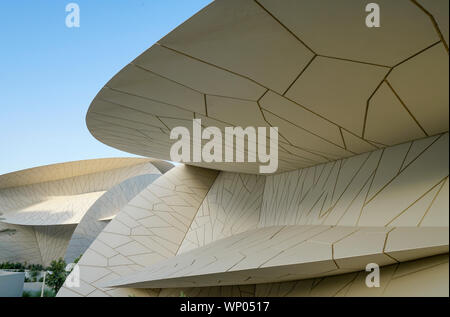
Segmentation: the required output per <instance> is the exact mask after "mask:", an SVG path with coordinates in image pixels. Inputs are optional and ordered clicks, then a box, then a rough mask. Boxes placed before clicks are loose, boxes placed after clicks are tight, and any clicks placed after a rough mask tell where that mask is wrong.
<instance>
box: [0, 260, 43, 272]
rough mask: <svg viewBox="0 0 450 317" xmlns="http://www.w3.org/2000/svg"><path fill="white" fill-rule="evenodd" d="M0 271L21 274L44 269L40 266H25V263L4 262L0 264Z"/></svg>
mask: <svg viewBox="0 0 450 317" xmlns="http://www.w3.org/2000/svg"><path fill="white" fill-rule="evenodd" d="M0 270H19V271H20V272H23V271H25V270H30V271H44V270H45V269H44V267H43V266H42V265H41V264H27V262H25V263H20V262H17V263H11V262H4V263H0Z"/></svg>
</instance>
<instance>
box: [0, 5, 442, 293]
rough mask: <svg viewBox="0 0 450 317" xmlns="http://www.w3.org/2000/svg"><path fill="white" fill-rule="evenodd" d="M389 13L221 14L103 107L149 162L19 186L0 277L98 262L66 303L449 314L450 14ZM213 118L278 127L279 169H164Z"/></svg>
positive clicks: (171, 38)
mask: <svg viewBox="0 0 450 317" xmlns="http://www.w3.org/2000/svg"><path fill="white" fill-rule="evenodd" d="M376 3H377V4H378V5H379V7H380V14H381V27H379V28H370V27H368V26H367V25H366V22H365V21H366V16H367V15H368V14H369V13H368V12H366V11H365V8H364V5H365V4H366V3H362V2H361V1H355V0H340V1H336V0H321V1H318V0H317V1H316V0H314V1H313V0H283V1H279V0H216V1H213V2H212V3H211V4H209V5H208V6H207V7H205V8H204V9H202V10H201V11H200V12H198V13H197V14H195V15H194V16H193V17H191V18H190V19H188V20H187V21H186V22H184V23H183V24H182V25H180V26H179V27H177V28H176V29H175V30H173V31H172V32H170V33H169V34H168V35H166V36H165V37H163V38H162V39H161V40H160V41H158V42H157V43H156V44H154V45H153V46H151V47H150V48H149V49H147V50H146V51H145V52H143V53H142V54H141V55H139V56H138V57H137V58H136V59H134V60H133V61H131V62H130V63H129V64H128V65H126V66H125V67H124V68H123V69H122V70H121V71H119V72H118V73H117V74H116V75H115V76H114V77H113V78H112V79H111V80H110V81H109V82H107V83H106V85H105V86H104V87H103V88H102V89H101V90H100V91H99V93H98V94H97V96H96V97H95V98H94V100H93V101H92V104H91V105H90V107H89V110H88V113H87V117H86V122H87V126H88V129H89V130H90V132H91V134H92V135H93V136H94V137H95V138H96V139H98V140H99V141H101V142H103V143H105V144H107V145H109V146H112V147H115V148H117V149H120V150H123V151H126V152H129V153H133V154H137V155H142V156H144V157H148V159H107V160H92V161H83V162H75V163H65V164H60V165H55V166H48V167H42V168H38V169H31V170H27V171H21V172H16V173H13V174H8V175H3V176H0V208H1V209H0V212H1V213H2V215H0V217H1V220H0V261H5V260H10V261H19V260H20V261H28V262H33V261H35V262H36V263H43V264H47V263H48V262H49V261H50V260H51V259H54V258H56V257H59V256H65V257H66V259H67V260H69V261H70V260H72V259H74V258H75V257H77V256H79V255H80V254H83V255H82V257H81V259H80V261H79V263H78V268H79V270H74V271H73V272H72V273H71V275H70V276H69V278H68V280H71V281H72V280H78V281H79V285H77V283H75V285H74V284H73V283H66V285H64V286H63V287H62V288H61V289H60V291H59V293H58V296H61V297H64V296H77V297H83V296H89V297H97V296H112V297H115V296H125V297H126V296H147V297H157V296H180V295H182V294H185V295H186V296H189V297H194V296H449V275H448V246H449V178H448V177H449V163H448V162H449V157H448V155H449V132H448V131H449V89H448V86H449V72H448V70H449V64H448V63H449V55H448V54H449V49H448V44H449V23H448V20H449V16H448V12H449V11H448V6H449V2H448V0H395V1H392V0H379V1H377V2H376ZM193 119H201V123H202V128H203V129H206V130H210V131H212V128H214V127H217V128H218V130H219V131H221V132H222V135H224V133H223V131H224V129H225V127H244V128H245V127H265V128H270V127H277V128H278V132H279V139H278V144H277V146H278V147H277V148H278V170H277V171H276V173H273V174H269V175H268V174H262V173H260V171H259V169H258V168H259V165H260V164H259V163H248V162H247V163H245V162H239V163H237V162H234V163H233V162H227V163H221V162H204V161H201V162H195V163H192V162H187V163H186V164H185V165H177V166H175V167H173V168H171V167H172V165H170V164H169V163H165V162H163V161H159V160H170V159H171V157H170V149H171V146H172V145H173V144H174V142H176V140H173V139H171V138H170V133H171V131H172V129H173V128H175V127H185V128H187V129H188V131H190V132H191V134H192V132H193V131H192V130H193V126H192V124H193ZM221 141H222V142H223V141H224V140H223V139H222V140H221ZM205 143H206V141H205V140H203V144H205ZM223 143H224V142H223ZM226 147H227V145H226V146H225V148H226ZM230 148H231V149H233V150H235V149H236V147H235V144H233V145H232V146H229V149H230ZM245 151H246V152H247V154H249V153H250V152H252V151H256V150H253V149H252V148H251V147H249V146H247V147H246V148H245ZM254 154H256V153H254ZM368 265H369V267H374V266H375V267H380V283H379V285H378V286H376V287H370V286H371V285H369V284H368V282H367V277H368V275H369V271H367V268H368Z"/></svg>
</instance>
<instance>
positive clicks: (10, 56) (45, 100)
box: [0, 0, 211, 174]
mask: <svg viewBox="0 0 450 317" xmlns="http://www.w3.org/2000/svg"><path fill="white" fill-rule="evenodd" d="M70 2H75V3H77V4H78V5H79V7H80V28H71V29H70V28H67V27H66V25H65V19H66V15H67V13H66V12H65V7H66V5H67V4H68V3H70ZM209 2H211V1H210V0H67V1H66V0H10V1H1V2H0V41H1V44H0V92H1V95H0V129H1V131H0V174H4V173H8V172H12V171H15V170H20V169H25V168H30V167H34V166H40V165H46V164H53V163H59V162H66V161H74V160H81V159H90V158H100V157H118V156H119V157H126V156H131V155H130V154H128V153H124V152H120V151H118V150H115V149H113V148H110V147H108V146H106V145H104V144H102V143H100V142H99V141H97V140H96V139H94V137H92V136H91V134H90V133H89V131H88V130H87V128H86V123H85V115H86V112H87V109H88V107H89V104H90V102H91V101H92V99H93V98H94V97H95V95H96V94H97V92H98V91H99V90H100V89H101V88H102V87H103V85H104V84H105V83H106V82H107V81H108V80H109V79H110V78H111V77H112V76H114V75H115V74H116V73H117V72H118V71H119V70H120V69H121V68H122V67H124V66H125V65H126V64H128V63H129V62H130V61H131V60H132V59H134V58H135V57H136V56H138V55H139V54H140V53H142V52H143V51H144V50H146V49H147V48H149V47H150V46H151V45H152V44H154V43H155V42H156V41H158V40H159V39H160V38H161V37H163V36H164V35H165V34H167V33H168V32H170V31H171V30H172V29H174V28H175V27H176V26H178V25H179V24H181V23H182V22H183V21H185V20H186V19H188V18H189V17H190V16H192V15H193V14H195V13H196V12H197V11H199V10H200V9H201V8H203V7H204V6H206V5H207V4H208V3H209Z"/></svg>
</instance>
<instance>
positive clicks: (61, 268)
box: [45, 258, 69, 293]
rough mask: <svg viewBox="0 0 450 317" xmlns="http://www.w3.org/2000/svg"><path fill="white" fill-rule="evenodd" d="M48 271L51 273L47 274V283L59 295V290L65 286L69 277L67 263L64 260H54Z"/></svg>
mask: <svg viewBox="0 0 450 317" xmlns="http://www.w3.org/2000/svg"><path fill="white" fill-rule="evenodd" d="M48 271H50V272H51V273H49V274H47V277H46V278H45V283H46V284H47V285H48V286H49V287H50V288H51V289H52V290H53V291H54V292H55V293H57V292H58V291H59V289H60V288H61V287H62V286H63V284H64V282H65V280H66V277H67V275H68V274H69V273H68V272H66V261H64V260H63V259H62V258H59V259H58V260H54V261H52V262H51V263H50V266H49V267H48Z"/></svg>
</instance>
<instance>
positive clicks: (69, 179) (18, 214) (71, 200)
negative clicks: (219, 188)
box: [0, 158, 171, 265]
mask: <svg viewBox="0 0 450 317" xmlns="http://www.w3.org/2000/svg"><path fill="white" fill-rule="evenodd" d="M153 162H154V163H155V164H156V165H157V166H159V167H160V168H161V169H162V170H163V171H166V170H167V169H169V168H170V166H171V164H170V163H167V162H159V161H156V160H151V159H142V158H130V159H126V158H119V159H115V158H112V159H98V160H87V161H80V162H69V163H62V164H55V165H49V166H43V167H37V168H33V169H29V170H23V171H18V172H14V173H10V174H6V175H1V176H0V184H1V188H0V213H1V217H0V262H6V261H9V262H18V261H20V262H27V263H34V264H43V265H48V264H49V263H50V262H51V261H52V260H56V259H58V258H60V257H62V258H64V255H65V254H66V249H67V246H68V244H69V240H70V239H71V237H72V234H73V233H74V231H75V228H76V227H77V225H78V223H80V221H81V220H82V219H83V217H84V216H85V214H86V213H87V212H88V211H89V210H91V209H92V207H93V206H95V205H96V203H97V202H98V201H99V200H100V201H102V202H103V204H104V208H108V207H109V208H110V207H111V206H110V205H108V203H109V202H111V201H109V200H108V199H103V200H102V197H104V196H105V195H106V194H107V193H108V191H109V190H110V189H112V188H114V193H115V194H120V192H121V191H130V194H131V193H136V194H137V188H136V186H135V185H136V184H130V186H124V187H116V186H117V185H118V184H120V183H123V182H124V181H125V180H127V179H129V178H132V177H135V176H139V175H153V176H151V177H150V178H151V179H152V180H153V179H155V178H156V177H158V176H159V175H161V172H160V170H159V169H158V167H156V165H153ZM124 196H125V197H128V196H126V195H124ZM122 198H123V197H122ZM118 199H119V197H118ZM130 199H131V198H130ZM114 211H117V209H110V212H114ZM109 215H111V214H109ZM98 232H99V231H98ZM98 232H97V233H98ZM87 246H88V245H86V246H84V248H87ZM80 247H82V245H80ZM78 255H79V254H78ZM75 257H76V256H75ZM67 259H68V260H73V259H74V257H68V258H67Z"/></svg>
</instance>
